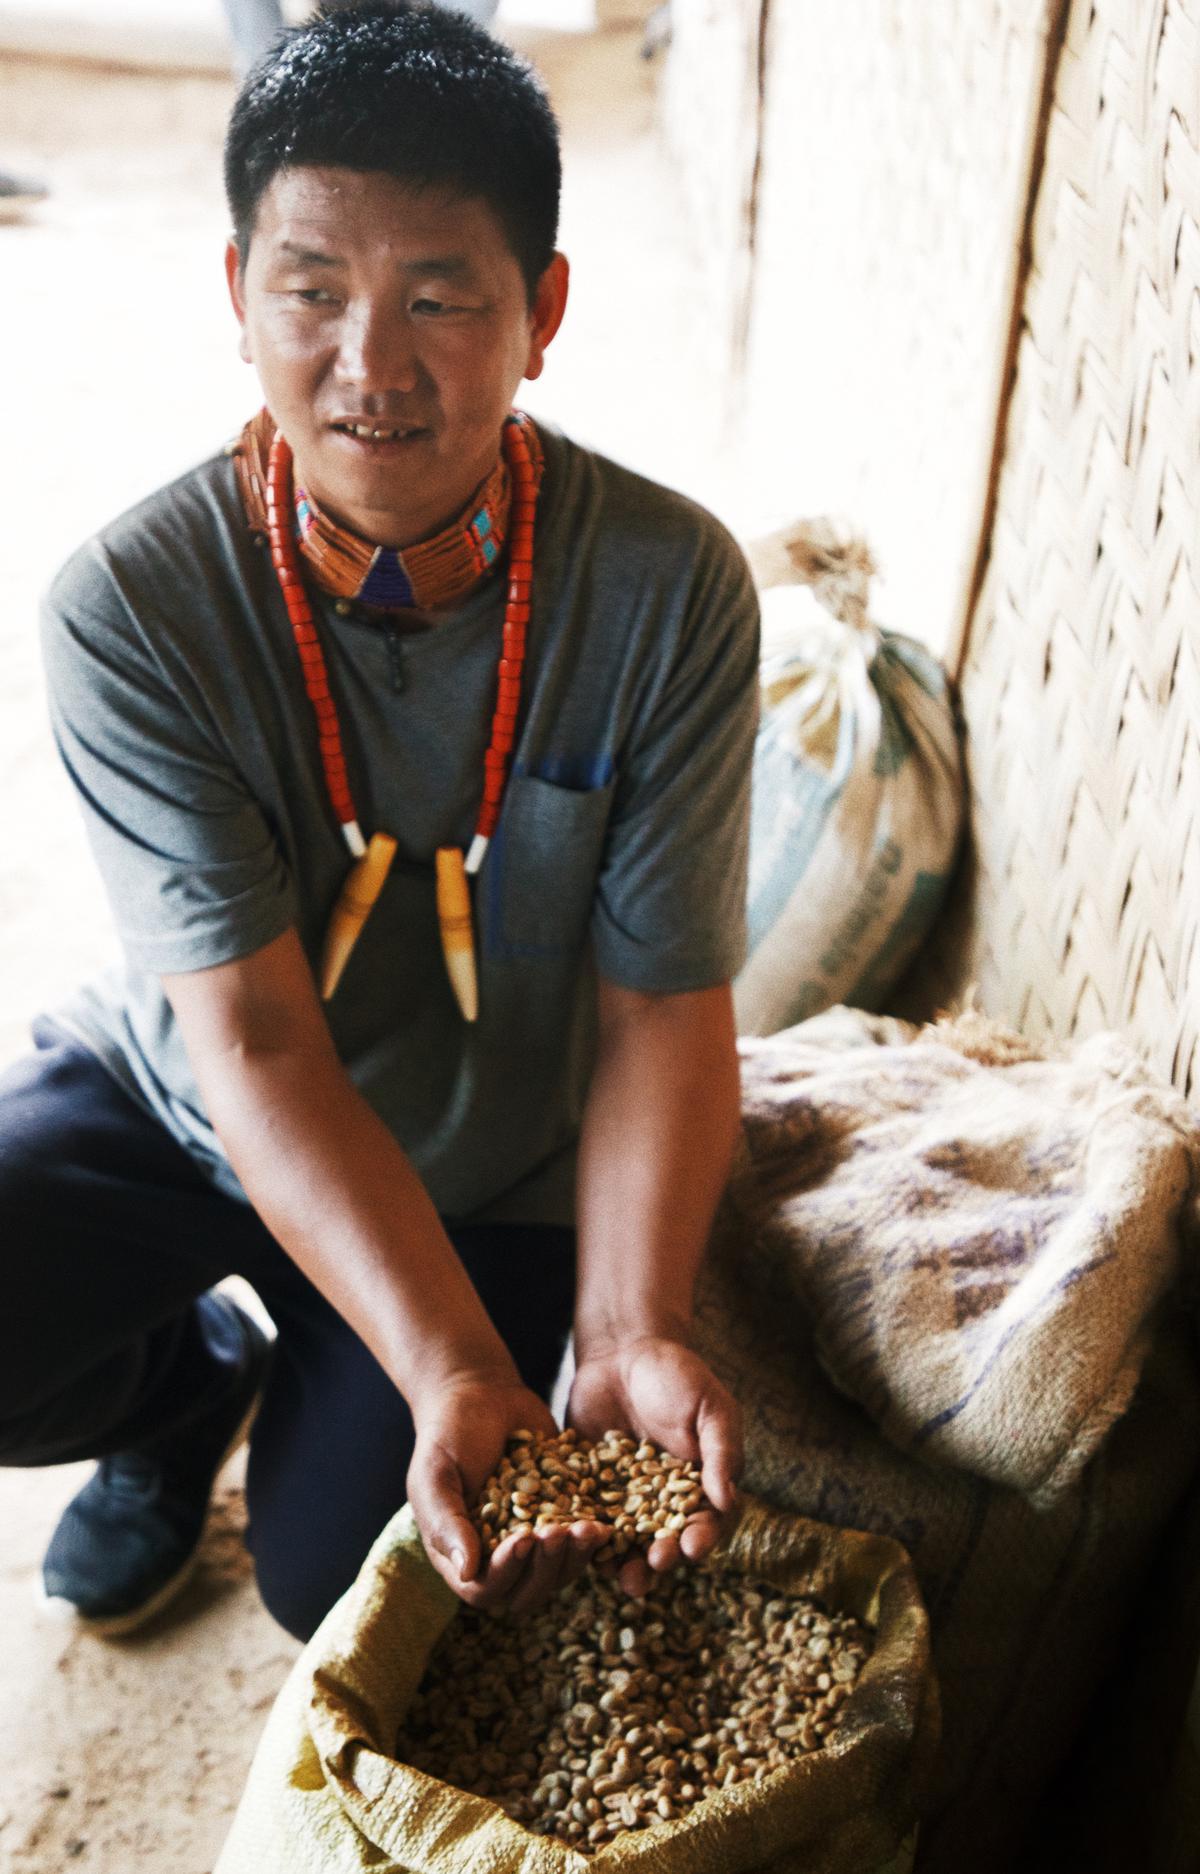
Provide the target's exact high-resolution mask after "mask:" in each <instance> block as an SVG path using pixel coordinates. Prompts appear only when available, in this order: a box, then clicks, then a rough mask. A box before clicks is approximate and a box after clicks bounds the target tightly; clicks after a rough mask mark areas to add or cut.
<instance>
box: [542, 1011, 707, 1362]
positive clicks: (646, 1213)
mask: <svg viewBox="0 0 1200 1874" xmlns="http://www.w3.org/2000/svg"><path fill="white" fill-rule="evenodd" d="M621 1009H622V1012H621V1014H620V1016H619V1018H618V1019H613V1020H610V1021H609V1022H608V1023H607V1025H602V1039H601V1045H600V1052H599V1056H598V1060H597V1064H596V1068H595V1072H594V1074H593V1078H592V1083H591V1087H590V1089H589V1094H588V1101H587V1107H586V1111H585V1115H584V1123H583V1128H582V1133H581V1138H580V1150H579V1174H578V1197H577V1223H578V1278H577V1281H578V1286H577V1299H576V1309H575V1340H576V1355H577V1358H578V1359H579V1360H580V1361H582V1360H584V1359H588V1358H592V1357H594V1356H595V1355H596V1354H597V1353H599V1352H602V1351H605V1350H606V1349H607V1348H609V1347H610V1346H613V1345H615V1344H616V1343H617V1342H619V1341H626V1342H627V1341H629V1340H632V1339H637V1338H641V1337H643V1336H660V1335H661V1336H667V1337H669V1338H680V1339H684V1338H686V1336H687V1333H688V1329H689V1327H690V1323H691V1317H692V1307H693V1294H694V1289H695V1281H696V1272H697V1270H698V1267H699V1264H700V1259H701V1256H702V1255H703V1252H704V1247H705V1244H706V1242H707V1240H708V1234H709V1230H710V1228H711V1225H712V1219H713V1215H714V1212H715V1210H716V1207H717V1204H718V1202H719V1200H720V1196H721V1193H722V1191H723V1190H724V1187H725V1183H726V1181H727V1179H728V1175H729V1169H730V1165H731V1162H732V1158H733V1152H734V1147H735V1144H736V1140H737V1136H738V1123H739V1086H738V1066H737V1048H736V1041H735V1032H734V1023H733V1014H732V1006H731V1003H730V1000H729V995H728V991H727V990H704V991H700V992H697V993H696V994H694V995H683V996H670V997H658V998H649V997H637V998H635V997H630V996H625V997H622V998H621Z"/></svg>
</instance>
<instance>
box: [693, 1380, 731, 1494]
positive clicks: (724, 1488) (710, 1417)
mask: <svg viewBox="0 0 1200 1874" xmlns="http://www.w3.org/2000/svg"><path fill="white" fill-rule="evenodd" d="M696 1431H697V1435H698V1437H699V1439H700V1483H701V1486H702V1488H703V1490H704V1494H705V1496H706V1497H707V1498H708V1500H709V1502H710V1503H711V1504H713V1506H714V1507H715V1508H716V1509H718V1510H722V1511H724V1510H731V1509H732V1508H733V1506H734V1504H735V1503H736V1501H737V1478H738V1474H739V1472H740V1471H741V1468H742V1415H741V1413H740V1411H739V1410H738V1406H737V1402H736V1400H734V1399H733V1398H731V1397H730V1395H729V1394H728V1393H727V1392H726V1391H725V1389H724V1387H721V1388H720V1389H719V1391H717V1392H716V1393H715V1395H710V1396H708V1397H707V1398H706V1399H705V1403H704V1405H703V1406H702V1408H701V1411H700V1414H699V1420H698V1423H697V1426H696Z"/></svg>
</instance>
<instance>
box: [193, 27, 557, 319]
mask: <svg viewBox="0 0 1200 1874" xmlns="http://www.w3.org/2000/svg"><path fill="white" fill-rule="evenodd" d="M304 165H309V166H317V165H320V166H336V167H338V168H345V169H358V170H371V171H381V172H383V173H384V174H386V175H390V176H395V177H396V179H397V180H398V181H400V182H404V183H408V184H411V185H413V186H414V187H417V188H423V187H431V186H433V187H438V186H441V187H447V188H450V189H452V190H454V191H455V192H456V193H458V194H461V195H462V196H464V197H476V198H478V199H480V200H482V201H484V202H486V203H487V204H488V206H489V207H490V208H491V209H492V211H493V212H494V214H495V215H496V217H497V219H498V221H499V222H500V225H501V227H502V228H503V230H504V234H505V238H506V240H507V242H508V245H509V247H510V248H511V250H512V253H513V256H514V258H515V259H516V261H517V263H518V265H519V266H520V269H521V272H522V274H523V276H524V279H525V287H526V292H527V294H528V295H529V297H530V299H532V297H533V293H534V289H535V288H536V285H537V282H538V280H539V279H540V278H541V276H542V274H543V273H544V272H545V270H546V268H547V267H548V266H549V265H550V262H551V260H552V258H553V256H554V248H555V242H556V239H557V235H558V205H559V194H560V190H561V184H562V163H561V158H560V154H559V141H558V124H557V122H556V121H555V117H554V112H553V111H552V110H551V108H550V103H549V100H548V99H547V97H546V94H545V92H544V91H543V90H542V87H541V84H540V83H539V81H538V79H537V78H536V77H535V76H534V73H533V71H532V70H531V68H530V67H529V66H528V65H527V64H526V63H525V61H524V60H523V59H520V58H518V57H517V56H516V54H515V53H514V52H512V51H510V50H509V48H508V47H507V46H504V45H501V44H500V43H499V41H497V40H495V39H493V38H492V36H491V34H490V33H487V32H485V31H484V29H483V28H482V27H481V26H477V25H475V24H474V23H473V22H472V21H471V20H469V19H467V18H466V17H465V16H464V15H462V14H460V13H453V12H445V11H443V10H442V9H440V8H437V7H433V6H430V5H428V4H426V3H424V0H356V4H352V5H350V6H340V7H335V6H332V5H330V6H325V5H322V6H321V7H320V8H319V9H318V11H317V13H316V15H315V17H314V18H313V19H311V20H309V21H308V22H307V23H306V24H305V25H303V26H298V27H295V28H293V29H292V30H290V31H289V32H287V33H285V34H284V36H283V38H282V39H281V40H280V41H279V44H278V45H277V46H276V47H275V48H274V49H273V50H272V51H271V52H269V53H268V54H267V56H266V57H265V58H264V59H262V60H261V61H260V62H259V63H258V64H257V65H256V66H255V67H254V68H253V70H252V71H251V72H250V73H249V75H248V77H247V79H246V81H245V83H244V85H243V86H242V89H241V91H240V92H239V94H238V98H237V101H236V103H235V104H234V107H233V113H232V115H231V117H230V120H229V129H228V131H227V133H226V138H225V193H226V197H227V199H228V202H229V210H230V214H231V216H232V218H233V227H234V239H235V241H236V243H237V249H238V254H239V257H240V259H241V263H242V265H243V266H245V264H246V257H247V255H248V253H249V251H250V241H251V237H252V235H253V232H254V222H255V217H256V216H257V213H258V205H259V202H260V201H261V200H262V197H263V194H264V192H265V190H266V189H267V188H268V187H269V185H270V183H271V182H272V180H273V179H274V177H275V176H276V175H278V174H279V172H280V171H281V170H284V169H294V168H298V167H301V166H304Z"/></svg>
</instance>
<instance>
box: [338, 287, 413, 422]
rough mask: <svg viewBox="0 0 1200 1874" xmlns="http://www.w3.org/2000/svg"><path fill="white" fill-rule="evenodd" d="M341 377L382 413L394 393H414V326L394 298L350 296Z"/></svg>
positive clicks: (340, 353) (340, 358)
mask: <svg viewBox="0 0 1200 1874" xmlns="http://www.w3.org/2000/svg"><path fill="white" fill-rule="evenodd" d="M337 371H338V377H339V378H340V380H341V382H342V383H343V384H344V385H345V386H346V387H347V389H350V390H352V391H353V392H354V394H355V396H356V397H357V398H360V399H361V400H362V402H363V405H364V406H366V407H368V408H369V407H370V406H371V405H372V404H378V406H379V407H378V409H377V410H373V411H372V412H371V413H372V414H379V415H383V414H384V412H385V409H386V405H387V402H388V399H389V397H390V396H391V395H393V394H395V395H400V396H410V395H411V394H412V392H413V391H415V390H416V388H417V386H418V384H419V382H420V378H421V366H420V361H419V359H418V357H417V350H416V344H415V342H414V337H413V332H412V328H411V326H410V324H409V321H408V319H407V317H406V316H405V313H404V311H403V310H402V309H401V308H399V307H397V305H396V303H395V301H394V300H391V301H390V302H383V301H372V300H352V301H351V302H350V303H349V305H347V307H346V311H345V316H344V318H343V321H342V330H341V334H340V342H339V345H338V362H337Z"/></svg>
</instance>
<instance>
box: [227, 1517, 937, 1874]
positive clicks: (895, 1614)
mask: <svg viewBox="0 0 1200 1874" xmlns="http://www.w3.org/2000/svg"><path fill="white" fill-rule="evenodd" d="M714 1565H715V1566H717V1567H720V1568H722V1569H724V1570H728V1571H733V1572H740V1573H744V1574H749V1575H754V1576H756V1577H759V1578H760V1579H763V1580H765V1581H768V1582H770V1583H771V1584H772V1585H773V1586H775V1587H777V1588H779V1589H781V1590H783V1591H785V1592H793V1593H805V1594H813V1595H816V1596H819V1597H820V1598H821V1599H822V1600H823V1601H825V1602H826V1603H827V1604H828V1606H829V1607H831V1608H835V1609H837V1610H840V1611H842V1612H845V1613H850V1614H854V1615H855V1616H856V1617H857V1618H859V1619H860V1620H865V1621H868V1622H870V1624H871V1625H872V1626H874V1627H875V1628H876V1630H877V1637H876V1645H875V1651H874V1653H873V1654H872V1656H871V1658H870V1659H869V1660H868V1661H867V1663H866V1665H865V1667H864V1668H863V1671H862V1674H861V1676H860V1678H859V1680H858V1682H857V1684H856V1686H855V1688H854V1691H853V1692H852V1694H851V1696H850V1698H849V1699H848V1700H847V1701H846V1704H845V1705H844V1706H843V1708H842V1710H843V1716H842V1721H841V1723H840V1725H839V1726H838V1728H837V1730H836V1731H835V1732H834V1733H833V1734H832V1736H831V1739H830V1742H829V1743H828V1745H827V1746H826V1747H825V1748H824V1749H823V1750H820V1751H815V1752H813V1753H812V1754H811V1755H809V1756H807V1757H803V1758H801V1759H800V1760H799V1761H798V1762H797V1763H795V1764H794V1765H793V1766H792V1767H790V1768H789V1769H788V1770H786V1771H780V1772H779V1773H778V1774H777V1775H775V1776H773V1777H771V1778H769V1779H768V1780H767V1781H766V1782H764V1783H761V1784H745V1785H735V1786H734V1787H733V1788H732V1789H729V1790H721V1791H718V1792H716V1793H715V1794H714V1795H713V1796H711V1797H709V1798H708V1799H707V1800H706V1801H705V1802H703V1803H700V1804H698V1805H697V1807H696V1808H695V1809H694V1810H693V1811H692V1812H691V1813H690V1815H688V1816H687V1817H685V1818H683V1819H682V1820H680V1821H677V1822H667V1823H663V1824H661V1825H660V1826H658V1827H655V1828H653V1829H647V1830H638V1831H636V1832H633V1833H630V1834H628V1835H626V1836H624V1837H622V1838H619V1839H618V1840H617V1841H615V1842H612V1843H610V1844H609V1845H608V1846H607V1847H605V1848H603V1849H601V1850H600V1851H599V1852H597V1853H596V1854H594V1855H590V1856H588V1855H583V1854H580V1853H579V1852H578V1851H577V1850H576V1849H574V1848H570V1847H567V1846H566V1845H565V1844H563V1843H561V1842H558V1841H554V1840H552V1839H549V1838H548V1837H545V1836H537V1835H533V1834H531V1833H529V1831H528V1830H526V1829H525V1828H523V1827H521V1826H520V1824H518V1823H516V1822H513V1821H511V1820H510V1819H509V1817H508V1816H506V1815H504V1814H503V1813H502V1812H501V1811H500V1810H499V1809H498V1808H497V1807H496V1805H495V1804H494V1803H491V1802H489V1801H486V1800H485V1799H484V1798H482V1797H478V1796H468V1795H465V1794H463V1793H462V1792H461V1791H459V1790H455V1789H452V1788H450V1787H449V1786H448V1785H446V1784H444V1783H439V1782H437V1781H436V1780H435V1779H433V1778H432V1777H429V1776H426V1775H424V1774H422V1772H420V1771H418V1770H413V1769H410V1768H409V1767H408V1766H407V1765H406V1764H403V1763H399V1762H397V1761H396V1759H395V1758H394V1757H393V1756H392V1755H391V1750H392V1744H393V1740H394V1739H395V1737H396V1735H397V1732H398V1730H399V1726H400V1722H401V1719H402V1718H403V1716H404V1713H405V1711H406V1709H407V1707H408V1704H409V1702H410V1700H411V1699H412V1696H413V1694H414V1692H415V1690H416V1688H417V1685H418V1683H419V1681H420V1678H421V1675H422V1672H423V1671H424V1668H425V1662H426V1660H427V1659H428V1657H429V1654H430V1652H431V1651H432V1649H433V1647H434V1645H435V1643H436V1642H437V1640H438V1639H439V1638H440V1636H441V1634H442V1633H443V1632H444V1631H445V1629H446V1627H447V1626H448V1624H449V1622H450V1621H451V1620H452V1619H453V1618H454V1615H455V1611H456V1609H457V1608H458V1607H459V1605H460V1603H459V1602H458V1601H457V1599H456V1598H455V1596H454V1595H453V1594H452V1593H451V1592H450V1590H449V1589H448V1588H447V1587H446V1585H445V1584H444V1582H443V1581H442V1580H441V1579H440V1577H439V1576H438V1575H437V1574H436V1573H435V1571H434V1570H433V1568H432V1567H431V1565H430V1563H429V1561H428V1560H427V1558H426V1555H425V1552H424V1550H423V1548H422V1546H421V1540H420V1537H419V1535H418V1534H417V1529H416V1524H415V1521H414V1519H413V1516H412V1513H411V1511H410V1510H408V1509H407V1508H406V1509H404V1510H402V1511H401V1512H400V1514H399V1515H398V1516H396V1517H395V1518H394V1519H393V1520H392V1522H391V1523H389V1525H388V1527H387V1528H386V1529H385V1530H384V1532H383V1534H382V1535H381V1536H380V1538H379V1540H378V1541H377V1542H376V1544H375V1546H374V1548H373V1549H372V1550H371V1553H370V1555H369V1556H368V1558H367V1561H366V1564H365V1565H364V1567H363V1570H362V1573H361V1575H360V1576H359V1578H358V1581H357V1582H356V1583H355V1585H354V1587H353V1588H351V1589H350V1591H349V1593H348V1594H346V1595H345V1596H344V1597H343V1598H342V1600H341V1601H339V1602H338V1604H337V1606H336V1607H335V1608H334V1609H333V1610H332V1612H331V1613H330V1614H329V1615H328V1617H327V1618H326V1619H325V1621H324V1622H323V1623H322V1625H321V1626H320V1627H319V1628H318V1630H317V1632H316V1633H315V1634H314V1635H313V1638H312V1639H311V1640H310V1642H309V1644H308V1646H307V1647H306V1648H305V1650H304V1652H303V1653H302V1654H301V1656H300V1658H299V1659H298V1660H297V1662H296V1665H295V1667H294V1668H293V1670H292V1673H291V1675H290V1677H289V1679H288V1681H287V1683H286V1685H285V1686H284V1688H283V1690H282V1692H281V1693H280V1695H279V1697H278V1699H277V1701H276V1703H275V1707H274V1709H273V1711H272V1713H271V1716H270V1718H269V1719H268V1721H267V1727H266V1730H265V1732H264V1733H263V1737H262V1740H261V1742H260V1744H259V1747H258V1751H257V1753H256V1755H255V1759H254V1763H253V1765H252V1767H251V1771H250V1778H249V1782H248V1783H247V1786H246V1790H245V1793H244V1795H243V1797H242V1801H241V1804H240V1806H239V1808H238V1811H237V1815H236V1816H235V1818H234V1823H233V1828H232V1831H231V1833H230V1835H229V1839H228V1841H227V1842H226V1844H225V1847H224V1849H223V1851H222V1854H221V1858H220V1860H219V1861H218V1863H217V1867H216V1869H215V1874H366V1871H367V1870H369V1871H370V1874H588V1870H589V1869H594V1870H595V1871H596V1874H601V1871H603V1874H610V1870H611V1871H612V1874H617V1871H618V1870H619V1871H620V1874H632V1871H633V1870H634V1869H638V1870H644V1874H751V1871H753V1874H904V1871H905V1870H907V1869H908V1868H909V1866H910V1865H911V1855H912V1829H913V1824H914V1818H915V1814H916V1810H917V1806H918V1804H919V1801H920V1797H921V1791H922V1789H923V1787H924V1784H925V1781H926V1777H927V1772H928V1767H929V1763H930V1758H931V1756H932V1753H933V1751H934V1749H935V1748H936V1742H937V1729H938V1724H937V1691H936V1684H935V1681H934V1679H933V1676H932V1668H931V1665H930V1654H929V1630H928V1622H927V1620H926V1616H925V1609H924V1607H923V1605H922V1602H921V1598H920V1594H919V1592H918V1589H917V1585H916V1581H915V1578H914V1576H913V1572H912V1566H911V1564H910V1562H909V1560H908V1557H907V1555H906V1554H905V1552H904V1550H903V1549H902V1548H901V1547H900V1546H899V1544H898V1543H895V1542H891V1541H889V1540H887V1539H886V1538H885V1537H882V1536H868V1535H860V1534H858V1533H856V1532H854V1531H847V1530H839V1529H833V1528H830V1527H828V1526H826V1525H825V1524H822V1523H814V1522H810V1521H809V1520H808V1519H807V1518H805V1517H801V1516H793V1515H786V1514H781V1513H779V1512H776V1511H773V1510H768V1509H766V1507H765V1506H763V1505H760V1504H757V1503H754V1502H748V1503H747V1504H746V1505H745V1507H744V1509H743V1512H742V1515H741V1517H740V1518H739V1522H738V1525H737V1528H736V1529H735V1531H734V1532H733V1535H732V1537H731V1538H730V1541H729V1542H728V1544H727V1545H726V1547H725V1548H724V1549H723V1550H722V1551H721V1553H720V1555H719V1556H718V1557H717V1558H716V1559H715V1562H714Z"/></svg>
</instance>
